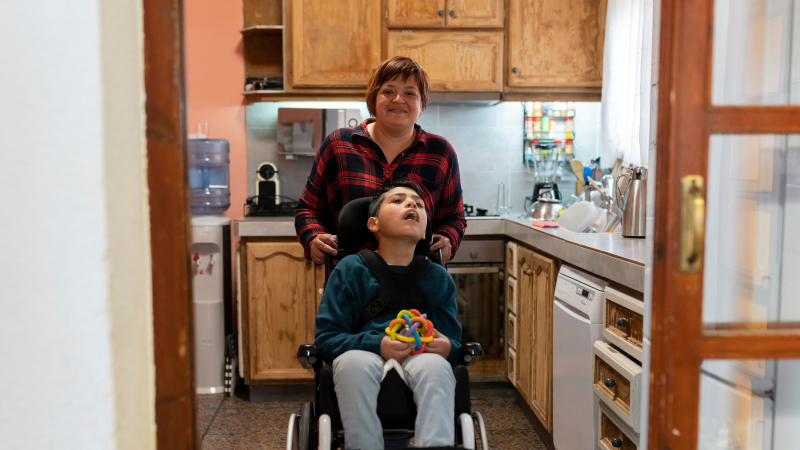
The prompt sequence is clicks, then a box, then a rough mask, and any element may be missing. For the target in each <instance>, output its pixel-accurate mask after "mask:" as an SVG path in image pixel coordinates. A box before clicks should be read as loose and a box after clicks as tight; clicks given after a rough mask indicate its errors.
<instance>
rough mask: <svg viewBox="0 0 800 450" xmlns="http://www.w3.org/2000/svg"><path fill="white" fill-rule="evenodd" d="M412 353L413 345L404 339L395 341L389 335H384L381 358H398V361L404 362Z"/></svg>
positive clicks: (386, 359) (385, 359)
mask: <svg viewBox="0 0 800 450" xmlns="http://www.w3.org/2000/svg"><path fill="white" fill-rule="evenodd" d="M429 344H430V343H429ZM410 354H411V346H410V345H409V344H406V343H405V342H403V341H393V340H392V338H391V337H389V336H384V337H383V339H381V358H383V360H384V361H388V360H390V359H396V360H397V362H400V363H402V362H403V361H405V360H406V358H408V355H410Z"/></svg>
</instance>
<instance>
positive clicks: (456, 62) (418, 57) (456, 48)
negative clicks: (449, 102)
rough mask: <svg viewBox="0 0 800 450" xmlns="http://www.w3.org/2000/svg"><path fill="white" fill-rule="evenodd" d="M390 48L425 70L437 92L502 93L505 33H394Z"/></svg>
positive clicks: (433, 88)
mask: <svg viewBox="0 0 800 450" xmlns="http://www.w3.org/2000/svg"><path fill="white" fill-rule="evenodd" d="M388 47H389V54H390V55H392V56H394V55H399V56H407V57H409V58H411V59H413V60H414V61H416V62H417V63H418V64H419V65H420V66H421V67H422V68H423V69H425V72H426V73H427V74H428V78H429V80H430V85H431V90H433V91H478V92H491V91H494V92H499V91H500V90H501V89H502V86H503V33H502V32H487V33H474V32H469V33H465V32H448V31H415V32H413V33H403V32H400V31H390V32H389V42H388Z"/></svg>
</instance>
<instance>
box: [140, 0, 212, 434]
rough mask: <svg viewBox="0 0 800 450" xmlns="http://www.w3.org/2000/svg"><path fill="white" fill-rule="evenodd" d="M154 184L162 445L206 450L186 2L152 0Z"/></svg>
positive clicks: (148, 42)
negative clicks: (195, 288)
mask: <svg viewBox="0 0 800 450" xmlns="http://www.w3.org/2000/svg"><path fill="white" fill-rule="evenodd" d="M143 6H144V8H143V10H144V63H145V64H144V67H145V70H144V78H145V92H146V94H147V100H146V103H145V112H146V114H147V120H146V135H147V159H148V162H147V184H148V187H149V189H150V246H151V258H152V285H153V347H154V357H155V358H154V360H155V381H156V398H155V408H156V427H157V429H156V445H157V447H158V448H159V449H193V448H198V447H199V444H198V439H197V433H196V432H195V429H196V417H195V402H196V399H195V374H194V328H193V320H192V314H193V308H192V284H191V276H190V270H191V269H190V264H189V252H190V248H191V247H190V246H191V244H190V237H191V234H190V232H191V231H190V228H189V227H190V221H189V217H190V215H189V190H188V182H187V172H186V116H185V114H186V111H185V109H186V108H185V98H186V95H185V83H186V77H185V71H184V58H183V2H182V1H181V0H177V1H175V0H144V3H143Z"/></svg>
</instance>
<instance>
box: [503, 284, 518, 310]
mask: <svg viewBox="0 0 800 450" xmlns="http://www.w3.org/2000/svg"><path fill="white" fill-rule="evenodd" d="M506 287H507V289H506V307H507V308H508V312H511V313H514V314H516V313H517V297H518V296H519V294H518V292H517V279H516V278H514V277H506Z"/></svg>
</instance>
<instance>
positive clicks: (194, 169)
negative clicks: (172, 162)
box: [188, 139, 231, 215]
mask: <svg viewBox="0 0 800 450" xmlns="http://www.w3.org/2000/svg"><path fill="white" fill-rule="evenodd" d="M188 142H189V145H188V147H189V191H190V193H191V206H192V214H194V215H218V214H222V213H224V212H225V211H227V209H228V208H229V207H230V206H231V193H230V190H229V188H228V178H229V171H228V166H229V165H230V160H229V154H230V144H229V143H228V141H226V140H224V139H189V141H188Z"/></svg>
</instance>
